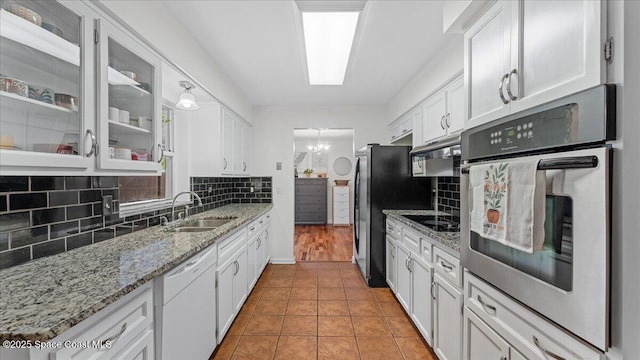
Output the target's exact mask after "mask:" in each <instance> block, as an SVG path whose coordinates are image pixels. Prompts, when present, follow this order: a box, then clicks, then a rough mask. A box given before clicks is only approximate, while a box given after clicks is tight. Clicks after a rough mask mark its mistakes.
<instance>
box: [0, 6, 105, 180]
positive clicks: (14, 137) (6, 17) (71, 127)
mask: <svg viewBox="0 0 640 360" xmlns="http://www.w3.org/2000/svg"><path fill="white" fill-rule="evenodd" d="M11 3H12V4H15V5H19V6H24V7H26V8H28V9H31V10H33V11H35V12H37V13H38V14H40V15H41V16H42V20H43V22H46V23H55V24H57V26H59V27H60V28H63V29H64V32H63V33H61V34H60V35H57V34H54V33H53V32H49V31H47V30H45V29H44V28H42V27H40V26H38V25H36V24H34V23H32V22H30V21H28V20H25V19H23V18H22V17H20V16H17V15H15V14H13V13H12V12H11V11H10V6H9V5H7V6H6V7H5V6H4V5H3V9H1V10H0V37H1V38H2V41H0V73H1V74H2V78H3V79H2V80H0V83H2V89H1V90H0V128H1V129H2V139H1V140H0V165H1V166H2V172H3V174H4V175H9V174H12V173H15V172H18V173H19V172H20V171H23V174H24V171H25V170H26V169H28V168H31V169H29V170H30V174H33V173H34V171H38V172H41V171H46V170H47V169H48V170H55V169H56V168H57V169H60V168H66V169H76V170H80V171H83V170H85V169H88V168H89V169H91V168H92V167H93V164H94V163H95V160H94V157H93V156H94V155H95V146H97V144H96V143H95V142H93V144H92V141H91V137H92V136H93V137H94V139H95V134H97V131H96V123H95V100H94V99H95V79H94V72H95V57H94V47H93V41H92V40H93V29H94V19H95V18H96V17H97V15H96V13H95V12H93V11H92V9H90V8H89V7H88V6H87V5H86V4H84V3H80V2H76V1H58V2H56V1H44V2H34V1H27V0H24V1H21V0H18V1H13V2H11ZM9 79H15V82H13V81H14V80H9ZM5 85H6V87H5ZM64 94H66V95H67V96H65V95H64ZM69 96H73V97H75V99H73V103H71V100H70V98H69ZM60 97H63V98H64V99H61V98H60ZM56 98H59V99H58V102H56ZM60 101H63V102H60ZM107 150H108V149H107ZM32 170H34V171H32Z"/></svg>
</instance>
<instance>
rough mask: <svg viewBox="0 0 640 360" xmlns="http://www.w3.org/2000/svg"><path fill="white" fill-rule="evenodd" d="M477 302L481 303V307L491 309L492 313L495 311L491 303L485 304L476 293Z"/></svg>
mask: <svg viewBox="0 0 640 360" xmlns="http://www.w3.org/2000/svg"><path fill="white" fill-rule="evenodd" d="M478 302H479V303H480V305H482V306H483V307H485V308H487V309H489V310H491V311H493V312H494V313H495V312H496V307H495V306H493V305H487V304H485V302H484V301H482V298H481V297H480V295H478Z"/></svg>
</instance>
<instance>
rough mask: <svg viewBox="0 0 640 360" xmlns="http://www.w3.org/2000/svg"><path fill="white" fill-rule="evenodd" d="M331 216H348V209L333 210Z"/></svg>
mask: <svg viewBox="0 0 640 360" xmlns="http://www.w3.org/2000/svg"><path fill="white" fill-rule="evenodd" d="M333 214H334V215H335V216H349V208H334V209H333Z"/></svg>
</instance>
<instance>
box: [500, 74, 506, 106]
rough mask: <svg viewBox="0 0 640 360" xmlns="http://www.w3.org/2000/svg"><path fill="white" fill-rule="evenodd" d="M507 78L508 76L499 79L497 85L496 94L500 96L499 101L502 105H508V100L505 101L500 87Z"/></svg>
mask: <svg viewBox="0 0 640 360" xmlns="http://www.w3.org/2000/svg"><path fill="white" fill-rule="evenodd" d="M508 77H509V74H504V75H502V79H500V84H498V94H499V95H500V100H502V102H503V103H504V104H508V103H509V100H507V99H505V97H504V92H503V91H502V87H503V86H504V81H505V80H506V79H507V78H508Z"/></svg>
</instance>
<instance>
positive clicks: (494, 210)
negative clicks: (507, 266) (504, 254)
mask: <svg viewBox="0 0 640 360" xmlns="http://www.w3.org/2000/svg"><path fill="white" fill-rule="evenodd" d="M469 187H470V189H469V190H470V192H471V194H470V195H471V196H470V197H471V199H470V203H471V204H472V206H471V214H470V224H469V226H470V229H471V231H474V232H476V233H478V234H479V235H481V236H482V237H483V238H486V239H490V240H495V241H498V242H500V243H502V244H504V245H506V246H510V247H512V248H514V249H518V250H521V251H525V252H528V253H533V252H534V251H537V250H540V249H542V245H543V243H544V236H545V234H544V218H545V196H546V176H545V173H544V171H538V161H537V160H518V161H508V162H500V163H491V164H486V165H475V166H472V167H471V169H470V171H469Z"/></svg>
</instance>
